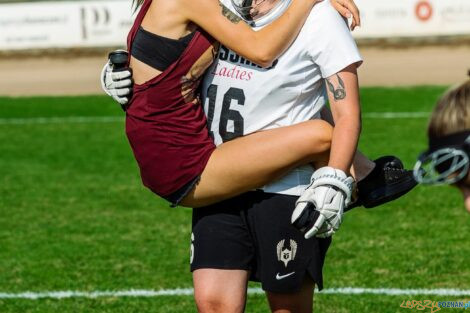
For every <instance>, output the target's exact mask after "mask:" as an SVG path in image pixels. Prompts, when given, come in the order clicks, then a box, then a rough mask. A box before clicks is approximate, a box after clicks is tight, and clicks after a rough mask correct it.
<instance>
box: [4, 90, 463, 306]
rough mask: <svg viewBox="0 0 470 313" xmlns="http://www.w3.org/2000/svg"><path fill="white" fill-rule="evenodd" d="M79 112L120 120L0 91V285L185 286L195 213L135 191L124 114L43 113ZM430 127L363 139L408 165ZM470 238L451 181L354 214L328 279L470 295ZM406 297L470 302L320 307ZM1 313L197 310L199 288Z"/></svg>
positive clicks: (410, 94)
mask: <svg viewBox="0 0 470 313" xmlns="http://www.w3.org/2000/svg"><path fill="white" fill-rule="evenodd" d="M444 89H445V88H442V87H419V88H418V87H417V88H401V89H400V88H397V89H385V88H365V89H363V90H362V102H363V112H364V113H369V112H430V111H431V109H432V107H433V105H434V103H435V101H436V99H437V98H438V96H439V94H441V93H442V92H443V91H444ZM84 116H93V117H96V116H106V117H109V116H116V117H122V116H123V114H122V112H121V111H120V109H119V108H118V106H117V105H115V104H114V103H113V102H112V101H111V100H110V99H108V98H107V97H103V96H90V97H63V98H47V97H45V98H0V142H1V148H0V293H2V292H3V293H20V292H25V291H31V292H44V291H65V290H72V291H96V290H111V291H114V290H129V289H152V290H159V289H174V288H190V287H191V275H190V273H189V265H188V263H189V240H190V218H191V210H190V209H184V208H178V209H170V208H169V207H168V205H167V204H166V202H164V201H163V200H160V199H159V198H157V197H155V196H154V195H153V194H151V193H150V192H149V191H148V190H146V189H145V188H144V187H142V186H141V183H140V178H139V175H138V170H137V166H136V163H135V160H134V158H133V156H132V153H131V151H130V148H129V146H128V143H127V139H126V138H125V134H124V125H123V122H122V120H120V119H117V120H114V121H113V120H112V119H111V120H110V121H107V122H103V121H102V120H99V119H98V120H94V121H88V122H83V121H81V122H76V120H71V121H67V120H64V119H62V120H61V119H56V120H53V122H51V121H50V120H37V119H35V118H37V117H84ZM74 121H75V122H74ZM426 124H427V119H426V118H395V119H383V118H367V117H365V118H364V121H363V135H362V138H361V143H360V147H361V149H362V150H363V151H364V152H365V153H366V154H367V155H369V156H370V157H371V158H376V157H378V156H380V155H384V154H396V155H398V156H400V157H401V158H402V159H403V160H404V161H405V164H406V166H408V167H410V166H412V165H413V162H414V160H415V157H416V156H417V155H418V153H419V152H420V151H422V150H423V149H424V147H425V127H426ZM469 233H470V216H469V215H468V214H467V213H466V212H465V210H464V209H463V205H462V204H461V199H460V195H459V193H458V192H457V191H456V190H453V189H451V188H434V187H432V188H423V187H419V188H417V189H415V190H414V191H413V192H411V193H410V194H409V195H408V196H406V197H405V198H402V199H399V200H398V201H395V202H393V203H391V204H388V205H385V206H383V207H381V208H377V209H374V210H370V211H368V210H364V209H356V210H354V211H352V212H350V213H348V214H347V216H346V218H345V222H344V224H343V226H342V229H341V230H340V232H339V233H338V234H337V235H335V238H334V242H333V245H332V247H331V249H330V251H329V253H328V257H327V261H326V266H325V287H326V288H337V287H364V288H404V289H416V288H426V289H428V288H432V289H435V288H458V289H470V259H469V258H468V256H469V255H470V244H469V240H470V239H469V237H468V234H469ZM252 286H253V287H257V285H256V284H253V285H252ZM221 288H223V286H221ZM411 299H415V300H424V299H430V300H433V301H444V300H459V301H469V300H470V299H469V297H467V298H465V297H448V296H419V295H418V296H386V295H330V294H328V295H327V294H321V293H320V294H317V295H316V297H315V307H316V312H328V313H330V312H412V311H416V309H414V310H410V309H403V308H400V304H401V303H402V301H403V300H411ZM447 310H448V309H447ZM267 311H268V307H267V304H266V301H265V299H264V296H263V295H251V296H250V297H249V299H248V305H247V312H267ZM428 311H430V310H429V309H428V310H427V311H425V312H428ZM442 311H446V309H443V310H442ZM0 312H1V313H6V312H21V313H24V312H47V313H52V312H61V313H62V312H139V313H145V312H172V313H173V312H181V313H183V312H184V313H187V312H195V306H194V304H193V300H192V297H191V296H164V297H153V298H126V297H104V298H97V299H86V298H72V299H62V300H55V299H43V300H24V299H2V297H1V295H0Z"/></svg>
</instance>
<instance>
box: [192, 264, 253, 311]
mask: <svg viewBox="0 0 470 313" xmlns="http://www.w3.org/2000/svg"><path fill="white" fill-rule="evenodd" d="M248 277H249V272H248V271H242V270H218V269H199V270H195V271H194V273H193V282H194V299H195V301H196V305H197V309H198V312H199V313H243V312H244V310H245V303H246V288H247V284H248Z"/></svg>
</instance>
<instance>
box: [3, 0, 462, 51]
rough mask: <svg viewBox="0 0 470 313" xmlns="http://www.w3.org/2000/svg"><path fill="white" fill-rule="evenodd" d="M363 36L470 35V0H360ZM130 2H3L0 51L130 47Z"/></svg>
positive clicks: (359, 36) (356, 35) (356, 32)
mask: <svg viewBox="0 0 470 313" xmlns="http://www.w3.org/2000/svg"><path fill="white" fill-rule="evenodd" d="M356 3H357V4H358V6H359V8H360V9H361V16H362V27H361V28H360V29H358V30H356V31H355V32H354V36H355V37H356V38H360V39H375V38H397V37H437V36H456V35H469V36H470V0H393V1H391V0H356ZM132 12H133V9H132V7H131V1H130V0H100V1H97V0H95V1H86V0H85V1H73V2H72V1H68V2H63V1H61V2H34V3H27V2H26V3H17V4H0V50H25V49H43V48H44V49H47V48H80V47H109V46H125V39H126V35H127V32H128V30H129V29H130V27H131V23H132V21H133V16H132Z"/></svg>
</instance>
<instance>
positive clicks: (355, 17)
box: [343, 0, 361, 30]
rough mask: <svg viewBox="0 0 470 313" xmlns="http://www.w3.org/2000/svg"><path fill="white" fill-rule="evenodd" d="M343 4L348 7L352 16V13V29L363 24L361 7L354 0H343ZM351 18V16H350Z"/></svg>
mask: <svg viewBox="0 0 470 313" xmlns="http://www.w3.org/2000/svg"><path fill="white" fill-rule="evenodd" d="M343 6H344V7H345V8H346V9H347V11H348V12H349V14H350V16H351V15H352V22H351V30H354V29H355V28H356V26H361V15H360V13H359V9H358V7H357V6H356V4H355V3H354V1H353V0H343ZM348 18H349V16H348Z"/></svg>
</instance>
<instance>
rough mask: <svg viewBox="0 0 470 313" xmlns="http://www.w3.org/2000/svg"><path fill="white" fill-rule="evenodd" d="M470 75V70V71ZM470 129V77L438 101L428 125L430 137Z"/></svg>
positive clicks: (438, 136)
mask: <svg viewBox="0 0 470 313" xmlns="http://www.w3.org/2000/svg"><path fill="white" fill-rule="evenodd" d="M468 74H469V76H470V71H469V73H468ZM466 129H470V79H469V80H467V81H466V82H465V83H463V84H461V85H459V86H457V87H453V88H451V89H449V90H448V91H447V92H446V93H445V94H444V95H443V96H442V97H441V99H440V100H439V101H438V102H437V105H436V107H435V108H434V111H433V113H432V115H431V120H430V122H429V126H428V137H429V138H440V137H444V136H446V135H450V134H453V133H458V132H461V131H463V130H466Z"/></svg>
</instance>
